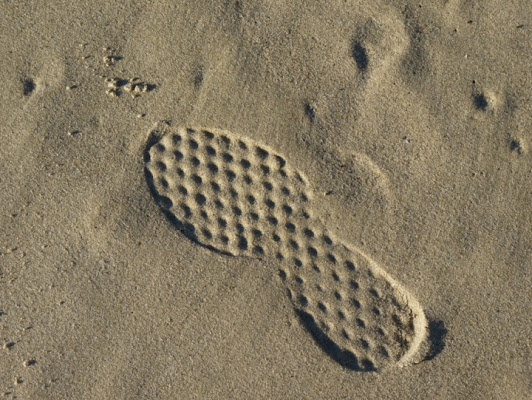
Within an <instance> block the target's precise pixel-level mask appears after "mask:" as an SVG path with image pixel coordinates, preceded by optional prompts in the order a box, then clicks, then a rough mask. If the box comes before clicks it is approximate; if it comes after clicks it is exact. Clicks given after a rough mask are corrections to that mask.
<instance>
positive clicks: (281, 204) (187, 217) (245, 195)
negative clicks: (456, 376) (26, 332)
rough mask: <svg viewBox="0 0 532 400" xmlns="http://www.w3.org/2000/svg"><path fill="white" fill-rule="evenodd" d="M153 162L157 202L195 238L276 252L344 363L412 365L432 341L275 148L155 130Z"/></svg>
mask: <svg viewBox="0 0 532 400" xmlns="http://www.w3.org/2000/svg"><path fill="white" fill-rule="evenodd" d="M152 135H153V133H152ZM145 162H146V165H145V167H146V168H145V172H146V179H147V181H148V185H149V187H150V189H151V191H152V194H153V196H154V198H155V199H156V200H157V202H158V203H159V205H160V206H161V208H162V209H163V211H165V213H166V215H167V216H168V217H169V218H170V219H172V220H173V222H174V223H175V224H176V225H177V226H178V227H179V228H180V229H181V230H182V231H183V232H184V233H185V234H186V235H187V236H188V237H190V238H191V239H193V240H194V241H195V242H197V243H199V244H201V245H203V246H205V247H208V248H210V249H212V250H215V251H218V252H222V253H224V254H228V255H233V256H251V257H269V256H273V257H276V258H277V260H278V261H279V265H280V269H279V271H278V272H279V276H280V278H281V279H282V280H283V282H284V284H285V285H286V287H287V293H288V296H289V297H290V299H291V301H292V304H293V306H294V307H295V309H296V312H297V314H298V315H299V317H300V319H301V322H302V323H303V324H304V325H305V326H306V328H307V329H308V330H309V331H310V333H311V334H312V336H313V337H314V339H315V340H316V341H317V342H318V344H319V345H320V346H321V347H322V348H323V349H324V350H325V351H326V352H327V353H328V354H329V355H330V356H331V357H332V358H333V359H335V360H336V361H337V362H339V363H340V364H342V365H343V366H345V367H348V368H351V369H353V370H359V371H375V370H379V369H382V368H385V367H387V366H390V365H399V366H402V365H406V364H409V363H411V362H412V361H413V357H414V356H415V355H416V353H417V350H418V349H419V347H420V345H421V343H422V342H423V339H424V338H425V331H426V324H427V323H426V320H425V316H424V313H423V310H422V308H421V306H420V305H419V304H418V302H417V301H416V300H415V298H414V297H413V296H411V295H410V294H409V293H408V292H407V291H406V290H405V289H403V288H402V287H401V286H400V285H399V284H398V283H397V282H396V281H394V280H393V279H392V278H391V277H390V276H389V275H388V274H387V273H386V272H385V271H383V270H382V269H381V268H380V267H379V266H377V265H376V264H375V263H374V262H372V261H371V260H370V259H369V258H368V257H367V256H365V255H364V254H363V253H362V252H360V251H358V250H354V249H351V248H350V247H349V246H347V245H345V244H343V243H342V242H341V241H339V240H337V239H336V238H335V237H333V235H332V234H330V233H329V232H327V229H326V227H325V226H323V225H322V224H321V223H320V221H319V220H318V218H316V216H315V215H314V211H313V210H312V207H311V205H312V191H311V190H310V187H309V185H308V183H307V182H308V181H307V179H306V177H305V176H304V175H303V174H302V173H301V172H300V171H298V170H296V169H293V168H291V167H290V166H289V165H288V163H287V162H286V160H285V159H284V158H283V157H282V156H280V155H279V154H278V153H276V152H275V151H274V150H272V149H270V148H269V147H267V146H263V145H262V144H258V143H255V142H254V141H252V140H249V139H246V138H244V137H239V136H236V135H234V134H232V133H230V132H227V131H219V130H211V129H203V128H194V129H192V128H185V127H181V128H178V129H177V130H174V132H170V129H168V130H166V131H165V132H163V133H162V134H160V135H159V136H156V135H153V136H152V137H151V139H150V140H149V141H148V145H147V148H146V151H145Z"/></svg>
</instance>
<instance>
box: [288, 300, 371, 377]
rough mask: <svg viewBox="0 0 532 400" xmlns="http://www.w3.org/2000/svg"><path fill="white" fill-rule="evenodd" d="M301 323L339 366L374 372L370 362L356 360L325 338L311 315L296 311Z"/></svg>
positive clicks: (353, 356) (355, 357) (351, 354)
mask: <svg viewBox="0 0 532 400" xmlns="http://www.w3.org/2000/svg"><path fill="white" fill-rule="evenodd" d="M296 313H297V315H298V317H299V319H300V320H301V323H302V324H303V325H304V326H305V327H306V328H307V330H308V331H309V332H310V334H311V335H312V337H313V339H314V340H315V341H316V343H317V345H318V346H320V347H321V349H322V350H323V351H324V352H325V353H327V355H328V356H329V357H331V358H332V359H333V360H334V361H336V362H337V363H338V364H340V365H341V366H343V367H345V368H347V369H350V370H353V371H358V372H373V371H376V368H375V366H374V365H373V363H372V362H371V361H370V360H366V359H364V360H360V361H359V360H358V358H357V356H355V355H354V354H353V353H351V352H350V351H347V350H342V349H341V348H340V347H339V346H338V345H337V344H336V343H334V342H333V341H332V340H331V339H329V338H328V337H327V335H326V334H325V332H323V330H321V329H320V327H319V326H318V324H317V323H316V321H315V320H314V318H313V317H312V315H310V314H308V313H306V312H304V311H301V310H298V311H296Z"/></svg>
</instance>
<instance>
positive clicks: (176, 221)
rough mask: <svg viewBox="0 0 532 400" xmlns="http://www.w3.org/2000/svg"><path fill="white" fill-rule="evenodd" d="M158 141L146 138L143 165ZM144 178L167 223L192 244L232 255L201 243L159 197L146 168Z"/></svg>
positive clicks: (164, 198) (192, 227) (192, 226)
mask: <svg viewBox="0 0 532 400" xmlns="http://www.w3.org/2000/svg"><path fill="white" fill-rule="evenodd" d="M158 141H159V137H158V136H157V135H156V134H151V135H150V137H149V138H148V141H147V142H146V148H145V149H144V155H143V156H144V163H145V165H146V164H147V163H148V162H149V161H150V158H151V157H150V149H151V148H152V147H153V146H154V145H155V144H157V142H158ZM144 176H145V178H146V184H147V185H148V190H149V191H150V193H151V195H152V196H153V198H154V199H155V201H156V202H157V204H158V205H159V207H160V208H161V211H162V212H163V213H164V215H165V216H166V218H167V219H168V221H170V222H171V223H172V225H174V226H175V227H176V228H177V229H178V230H180V231H181V232H182V233H183V234H184V235H185V236H186V237H187V238H188V239H189V240H191V241H192V242H194V243H195V244H197V245H199V246H201V247H204V248H206V249H209V250H211V251H214V252H215V253H218V254H223V255H226V256H232V254H230V253H227V252H225V251H221V250H219V249H217V248H215V247H212V246H209V245H206V244H205V243H202V242H201V241H200V240H199V239H198V236H197V235H196V228H195V227H194V225H192V224H187V223H183V221H181V220H179V219H178V218H177V217H176V216H175V215H174V214H173V213H172V212H171V211H170V208H171V207H172V206H173V203H172V200H171V199H169V198H168V197H166V196H161V195H160V194H159V192H157V189H156V188H155V184H154V183H153V175H152V174H151V172H150V171H149V170H148V168H146V167H145V168H144Z"/></svg>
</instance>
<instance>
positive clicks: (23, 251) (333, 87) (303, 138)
mask: <svg viewBox="0 0 532 400" xmlns="http://www.w3.org/2000/svg"><path fill="white" fill-rule="evenodd" d="M21 3H27V4H26V5H23V4H21ZM96 3H97V2H81V1H80V2H72V1H66V0H65V1H56V0H50V1H46V2H12V1H7V0H3V1H1V2H0V54H1V57H0V78H1V82H2V90H1V91H0V112H1V114H0V141H1V146H0V163H1V164H0V171H1V172H0V194H1V198H0V205H1V206H0V221H1V222H0V224H1V225H0V226H1V230H0V394H2V395H3V396H5V397H6V398H19V399H97V398H99V399H104V398H105V399H107V398H109V399H155V398H158V399H233V398H234V399H247V398H256V399H258V398H260V399H348V398H349V399H351V398H358V399H396V398H400V399H427V398H431V399H525V398H529V397H528V396H531V395H532V393H531V391H532V383H531V381H532V366H531V335H530V331H531V328H532V323H531V317H530V316H531V313H532V309H531V306H530V305H531V295H532V293H531V287H532V279H531V273H530V272H531V264H532V261H531V260H532V99H531V93H532V69H531V66H532V51H531V50H530V49H531V48H532V32H531V29H532V7H531V5H530V2H529V1H528V0H513V1H505V2H502V1H498V0H489V1H482V2H472V1H467V0H445V1H444V0H441V1H428V0H427V1H424V0H421V1H416V2H413V1H407V0H401V1H355V0H353V1H343V0H342V1H340V0H338V1H336V0H335V1H291V2H288V1H281V0H270V1H247V0H240V1H233V0H231V1H230V0H219V1H211V0H204V1H199V0H198V1H190V2H175V3H176V4H173V3H174V2H173V1H157V2H155V1H151V2H150V1H115V2H107V1H105V2H104V1H100V2H98V3H100V4H96ZM38 4H42V5H38ZM161 121H167V122H166V123H164V125H169V126H170V127H171V129H176V130H177V129H179V127H197V126H199V127H208V128H212V129H214V130H223V131H227V132H230V133H231V134H234V135H237V136H235V137H241V138H245V140H247V141H248V142H249V143H260V144H264V146H268V148H270V149H274V150H275V151H276V152H278V154H281V155H283V157H284V158H285V160H286V163H287V165H289V166H290V167H291V168H293V169H294V170H297V171H301V173H302V174H303V175H304V176H305V177H306V178H305V179H306V180H307V183H308V187H309V188H312V191H313V193H314V194H313V199H312V204H313V213H314V214H313V216H312V218H314V220H315V221H317V223H318V222H319V224H321V225H320V226H322V227H323V229H326V230H327V231H328V232H331V234H334V236H335V237H336V238H338V240H339V241H341V242H342V243H345V244H346V245H349V246H351V247H352V248H354V249H358V250H356V251H358V252H360V254H362V253H363V254H365V255H366V256H367V257H368V259H371V260H372V262H374V263H375V265H378V267H379V268H381V269H382V270H383V271H386V273H387V274H389V276H391V277H393V279H394V280H395V281H396V282H397V283H398V284H400V285H401V287H402V288H404V293H406V292H408V294H409V296H411V297H409V298H410V299H411V301H410V300H408V301H407V300H405V301H406V302H407V303H408V307H411V308H412V309H414V308H415V307H414V306H413V304H414V302H418V305H419V312H420V314H419V315H421V314H422V315H424V316H426V323H424V325H423V326H422V327H421V328H420V329H417V331H416V332H417V333H416V335H418V336H416V337H419V338H422V339H423V343H421V344H420V345H419V349H418V350H417V351H416V353H417V355H416V357H414V358H412V359H411V360H409V362H408V363H407V364H409V365H406V366H402V367H401V366H400V365H399V364H400V363H395V361H396V360H395V361H394V362H391V363H390V365H389V366H388V367H387V368H384V369H382V370H380V369H379V371H377V372H363V371H356V370H353V369H350V368H347V367H346V366H342V365H341V364H340V363H339V362H337V360H335V359H334V357H332V356H331V354H330V352H328V351H327V349H326V348H325V349H324V347H323V346H321V347H320V346H319V345H318V343H317V342H316V340H315V339H316V338H315V337H313V336H312V335H311V334H309V332H308V329H307V328H306V327H305V325H304V324H302V323H301V320H300V319H299V318H298V315H297V314H296V312H295V309H294V302H293V300H291V299H290V298H289V297H288V296H287V295H286V286H285V283H284V282H283V281H282V279H280V277H279V274H278V270H279V264H280V262H279V260H277V259H276V258H275V257H270V256H264V257H259V256H257V257H254V256H247V255H244V256H236V257H233V256H228V255H224V254H221V253H219V252H216V251H212V250H211V249H209V248H206V247H202V246H200V245H198V243H197V242H195V241H194V240H189V238H187V236H186V235H185V234H183V232H181V231H179V230H178V229H176V226H175V224H174V223H172V221H170V220H169V219H168V218H166V217H165V215H164V213H163V212H161V209H160V207H159V205H158V204H157V202H156V201H154V200H155V199H154V193H153V190H152V191H150V188H149V185H148V184H147V181H146V173H145V166H146V164H145V163H146V158H145V154H146V150H147V149H148V148H149V137H150V132H154V129H155V130H156V129H158V128H157V127H160V126H161V124H162V122H161ZM274 183H275V182H274ZM268 249H269V248H266V250H268ZM390 279H391V278H390ZM401 290H403V289H401ZM401 293H402V292H401ZM414 299H415V300H414ZM385 316H386V315H385ZM353 327H354V328H356V327H355V326H353ZM378 344H379V343H374V342H372V343H371V346H377V345H378Z"/></svg>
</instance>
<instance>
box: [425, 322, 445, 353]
mask: <svg viewBox="0 0 532 400" xmlns="http://www.w3.org/2000/svg"><path fill="white" fill-rule="evenodd" d="M446 335H447V329H446V328H445V323H444V322H443V321H440V320H434V321H430V322H429V337H428V341H429V343H430V349H429V351H428V354H427V356H426V357H425V359H424V360H425V361H430V360H432V359H434V358H435V357H436V356H438V355H439V354H440V353H441V352H442V351H443V349H444V348H445V336H446Z"/></svg>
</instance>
